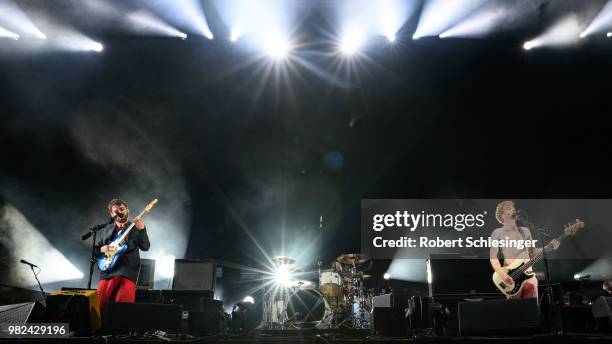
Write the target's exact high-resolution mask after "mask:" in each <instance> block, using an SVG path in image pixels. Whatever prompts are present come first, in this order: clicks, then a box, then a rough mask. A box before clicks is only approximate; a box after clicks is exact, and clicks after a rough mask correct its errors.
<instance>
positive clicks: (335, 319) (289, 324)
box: [263, 253, 373, 329]
mask: <svg viewBox="0 0 612 344" xmlns="http://www.w3.org/2000/svg"><path fill="white" fill-rule="evenodd" d="M273 260H274V262H275V264H276V266H277V267H278V266H282V267H283V268H284V269H285V270H286V271H289V272H290V276H292V277H299V276H303V275H305V274H304V271H303V270H300V269H293V268H292V265H293V264H294V263H295V259H293V258H291V257H288V256H277V257H274V258H273ZM368 263H370V259H369V258H368V257H367V256H365V255H363V254H360V253H349V254H343V255H341V256H339V257H337V258H336V260H335V262H334V264H333V268H331V269H323V270H322V269H321V264H320V263H319V271H318V277H319V283H318V288H316V283H313V282H312V281H308V280H300V279H297V278H290V279H289V281H288V282H287V283H285V284H284V285H283V286H281V287H280V288H278V289H277V290H276V292H273V293H272V292H270V293H267V294H266V297H265V298H264V308H263V311H264V314H263V319H264V321H263V326H264V328H266V329H288V328H359V329H367V328H370V317H371V310H372V309H371V307H372V296H373V294H372V291H371V290H368V289H366V288H365V287H364V281H365V280H367V279H369V278H371V277H372V276H371V275H367V274H365V273H364V272H365V270H367V268H368V266H367V264H368Z"/></svg>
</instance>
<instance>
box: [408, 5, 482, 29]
mask: <svg viewBox="0 0 612 344" xmlns="http://www.w3.org/2000/svg"><path fill="white" fill-rule="evenodd" d="M485 2H486V0H453V1H447V0H428V1H426V2H425V3H424V5H423V10H422V11H421V16H420V18H419V23H418V25H417V29H416V31H415V32H414V35H413V36H412V38H413V39H419V38H422V37H427V36H439V35H440V34H441V33H442V32H444V31H446V30H447V29H448V28H450V27H452V26H453V25H455V24H456V23H457V22H458V21H459V20H461V19H462V18H464V17H465V16H466V15H468V14H469V13H472V12H473V11H474V10H476V9H477V8H478V7H480V6H482V5H483V4H484V3H485Z"/></svg>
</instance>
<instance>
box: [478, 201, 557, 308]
mask: <svg viewBox="0 0 612 344" xmlns="http://www.w3.org/2000/svg"><path fill="white" fill-rule="evenodd" d="M495 219H497V222H499V223H500V224H501V225H502V227H500V228H497V229H495V230H494V231H493V233H491V239H493V240H503V239H506V238H508V239H514V240H532V238H531V232H530V231H529V229H528V228H526V227H519V226H517V224H516V209H515V208H514V202H512V201H503V202H501V203H499V204H498V205H497V208H496V209H495ZM560 244H561V243H560V242H559V241H558V240H556V239H555V240H553V241H551V242H550V244H549V245H547V247H550V248H551V249H553V250H556V249H558V248H559V245H560ZM541 250H542V249H541V248H524V249H522V250H519V249H517V248H516V247H502V248H501V258H502V259H503V262H504V266H507V265H510V264H512V263H513V262H514V260H515V259H530V258H533V257H534V256H536V255H538V254H539V253H540V251H541ZM547 252H548V249H547ZM499 254H500V248H499V247H493V246H492V247H491V249H490V251H489V255H490V258H491V259H490V261H491V266H492V267H493V269H494V270H495V272H497V274H498V275H499V277H500V278H501V279H502V280H503V281H504V282H506V283H508V284H512V283H514V281H513V280H512V277H510V276H508V274H506V273H505V272H504V270H502V266H501V264H500V261H499ZM530 270H531V268H529V270H528V271H530ZM508 298H518V299H527V298H536V299H537V298H538V279H537V278H536V277H535V276H533V277H532V278H530V279H529V280H527V281H525V283H524V284H523V288H522V289H521V291H520V292H519V293H518V294H516V295H514V296H508Z"/></svg>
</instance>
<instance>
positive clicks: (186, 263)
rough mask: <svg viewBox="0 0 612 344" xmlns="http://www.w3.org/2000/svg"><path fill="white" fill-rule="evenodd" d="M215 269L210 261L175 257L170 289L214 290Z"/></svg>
mask: <svg viewBox="0 0 612 344" xmlns="http://www.w3.org/2000/svg"><path fill="white" fill-rule="evenodd" d="M215 270H216V269H215V263H213V262H211V261H208V262H203V261H199V260H190V259H175V260H174V278H173V279H172V290H215Z"/></svg>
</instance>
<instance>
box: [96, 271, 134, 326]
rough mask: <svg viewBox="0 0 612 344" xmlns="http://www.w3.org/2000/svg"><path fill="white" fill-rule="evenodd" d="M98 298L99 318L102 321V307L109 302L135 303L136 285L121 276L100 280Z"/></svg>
mask: <svg viewBox="0 0 612 344" xmlns="http://www.w3.org/2000/svg"><path fill="white" fill-rule="evenodd" d="M98 298H99V299H100V317H101V318H102V319H104V306H106V304H107V303H108V302H109V301H115V302H132V303H133V302H135V301H136V283H134V282H133V281H132V280H130V279H129V278H126V277H123V276H114V277H111V278H109V279H103V280H100V283H98Z"/></svg>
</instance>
